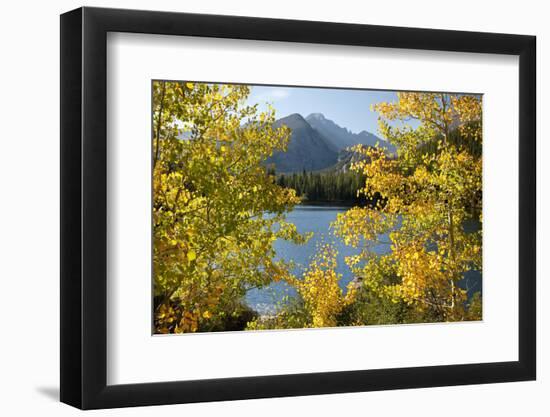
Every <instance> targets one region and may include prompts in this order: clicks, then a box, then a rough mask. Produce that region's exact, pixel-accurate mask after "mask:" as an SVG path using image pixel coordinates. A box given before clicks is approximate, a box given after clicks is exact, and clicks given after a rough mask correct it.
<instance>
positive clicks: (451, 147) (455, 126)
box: [333, 93, 482, 321]
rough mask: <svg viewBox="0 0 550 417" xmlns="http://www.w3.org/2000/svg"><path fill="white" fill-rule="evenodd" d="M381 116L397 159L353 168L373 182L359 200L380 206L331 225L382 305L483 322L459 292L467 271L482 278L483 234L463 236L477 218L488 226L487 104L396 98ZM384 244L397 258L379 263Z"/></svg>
mask: <svg viewBox="0 0 550 417" xmlns="http://www.w3.org/2000/svg"><path fill="white" fill-rule="evenodd" d="M374 110H375V111H377V112H378V114H379V128H380V132H381V133H382V134H383V135H384V136H385V137H386V138H387V139H388V140H389V141H390V142H391V143H392V144H394V145H396V147H397V156H395V157H394V156H389V155H387V154H386V153H384V152H383V151H382V150H381V149H379V148H365V147H361V146H357V147H355V149H354V152H356V153H358V154H361V155H363V158H362V159H361V160H359V161H356V162H355V163H354V164H353V165H352V167H351V168H352V169H353V170H355V171H357V172H360V173H362V174H364V175H365V176H366V178H367V180H366V182H365V186H364V188H362V189H361V190H360V192H361V193H363V194H364V195H366V196H367V198H372V197H373V196H374V193H379V195H380V196H381V199H380V200H378V202H377V205H376V207H355V208H353V209H351V210H349V211H347V212H346V213H343V214H340V215H339V216H338V218H337V220H336V222H335V223H334V225H333V227H334V230H335V232H336V234H337V235H339V236H340V237H341V238H342V239H343V240H344V241H345V242H346V244H349V245H352V246H354V247H358V248H361V251H360V254H359V255H357V256H352V257H348V259H347V263H348V264H349V266H350V267H351V268H352V271H353V274H354V275H355V276H357V277H360V278H361V279H362V282H363V283H364V285H365V286H366V287H367V288H368V289H369V290H370V291H373V292H374V293H375V294H377V295H378V296H381V297H387V298H389V299H391V300H392V301H393V302H395V303H398V302H402V301H403V302H405V303H407V304H408V305H412V306H414V307H415V308H416V309H418V310H419V311H430V312H433V313H434V314H436V315H437V316H439V317H441V318H442V319H443V320H446V321H455V320H465V319H480V315H481V310H480V309H478V310H479V314H475V315H474V314H472V313H468V311H467V309H468V303H467V292H466V290H465V289H463V288H461V287H460V285H459V283H460V281H461V280H462V278H463V275H464V273H465V272H466V271H468V270H470V269H477V270H479V269H481V260H482V257H481V238H482V235H481V230H478V231H474V232H471V231H467V230H466V229H465V227H464V226H465V224H466V223H467V222H468V221H471V220H472V218H475V219H476V220H479V221H480V222H481V220H482V219H481V189H482V177H481V169H482V161H481V152H480V149H481V138H482V130H481V98H480V97H478V96H471V95H449V94H438V93H398V100H397V101H396V102H392V103H379V104H377V105H375V106H374ZM411 119H414V120H416V121H417V127H413V124H412V123H410V121H411ZM381 236H382V237H381ZM384 236H385V237H384ZM381 239H382V240H385V241H384V242H380V240H381ZM380 243H386V244H390V245H391V249H392V251H391V253H389V254H387V255H379V254H377V253H375V252H374V250H373V248H374V246H375V245H377V244H380ZM478 297H479V296H478Z"/></svg>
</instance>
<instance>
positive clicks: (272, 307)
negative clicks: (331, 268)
mask: <svg viewBox="0 0 550 417" xmlns="http://www.w3.org/2000/svg"><path fill="white" fill-rule="evenodd" d="M348 209H349V208H348V207H327V206H297V207H296V208H295V209H294V210H293V211H292V212H291V213H289V214H288V215H287V221H288V222H291V223H294V224H295V225H296V227H297V228H298V231H299V232H300V233H308V232H313V236H312V237H311V239H310V240H309V241H308V242H307V243H306V244H304V245H295V244H293V243H289V242H287V241H284V240H278V241H277V242H275V250H276V252H277V258H278V259H285V260H292V261H293V262H294V263H295V264H296V267H295V269H294V271H293V272H294V273H295V274H296V275H297V276H301V273H302V272H303V271H304V270H305V269H306V268H307V266H308V265H309V263H310V262H311V260H312V258H313V256H314V255H315V251H316V247H317V245H318V244H320V243H323V242H324V243H332V244H333V245H334V246H335V247H336V249H337V250H338V257H337V261H338V267H337V272H338V273H340V274H342V279H341V280H340V286H341V287H342V289H345V288H346V286H347V284H348V283H349V282H350V281H351V280H352V279H353V277H352V275H351V271H350V269H349V268H348V266H347V265H346V263H345V261H344V258H345V257H346V256H350V255H353V254H356V253H357V252H358V250H357V249H354V248H352V247H350V246H347V245H345V244H344V243H343V242H342V241H341V240H340V239H339V238H337V237H336V236H334V235H333V234H332V233H331V231H330V224H331V223H332V222H333V221H334V220H335V219H336V216H337V215H338V213H342V212H345V211H346V210H348ZM380 240H381V241H387V240H388V237H387V236H381V237H380ZM374 250H375V252H377V253H380V254H384V253H388V252H389V251H390V250H391V249H390V245H389V244H380V245H377V246H376V247H375V249H374ZM463 284H464V287H465V288H468V289H469V293H470V294H473V293H474V292H475V291H480V290H481V274H480V273H479V272H477V271H471V272H467V273H466V274H465V276H464V280H463ZM285 295H289V296H293V295H295V290H294V289H293V288H292V287H290V286H289V285H287V284H286V283H284V282H277V283H273V284H271V285H269V286H268V287H265V288H262V289H252V290H250V291H248V293H247V295H246V302H247V304H248V305H249V306H250V307H252V308H253V309H255V310H256V311H258V312H259V313H260V314H272V313H274V312H275V311H276V309H277V303H278V302H280V301H281V300H282V299H283V297H284V296H285Z"/></svg>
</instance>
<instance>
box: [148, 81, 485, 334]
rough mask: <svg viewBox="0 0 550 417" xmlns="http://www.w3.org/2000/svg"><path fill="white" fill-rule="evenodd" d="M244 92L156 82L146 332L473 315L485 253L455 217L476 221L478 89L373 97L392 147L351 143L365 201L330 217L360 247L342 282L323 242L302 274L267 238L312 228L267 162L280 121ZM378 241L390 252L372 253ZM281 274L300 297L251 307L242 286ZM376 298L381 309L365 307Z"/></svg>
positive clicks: (276, 145)
mask: <svg viewBox="0 0 550 417" xmlns="http://www.w3.org/2000/svg"><path fill="white" fill-rule="evenodd" d="M249 93H250V88H249V87H248V86H244V85H215V84H204V83H191V82H167V81H155V82H153V119H152V130H153V132H152V138H153V161H152V164H153V271H154V286H153V287H154V314H153V315H154V328H155V332H156V333H184V332H197V331H219V330H234V329H235V330H236V329H244V328H249V329H265V328H291V327H333V326H339V325H365V324H375V323H374V322H373V320H375V321H376V320H378V322H380V323H397V322H411V321H457V320H472V319H474V320H475V319H480V318H481V301H480V300H481V299H480V296H479V295H477V296H476V297H474V298H472V299H471V300H469V298H468V294H467V289H466V288H464V287H463V286H461V280H462V279H463V276H464V273H465V272H466V271H469V270H472V269H477V270H479V269H481V260H482V257H481V237H482V235H481V230H480V228H479V227H478V228H477V231H476V230H474V231H469V230H467V227H465V225H466V224H467V223H468V222H470V221H472V219H474V220H476V221H479V222H481V198H482V196H481V168H482V166H481V139H482V135H481V99H480V98H479V97H477V96H471V95H449V94H435V93H433V94H432V93H430V94H428V93H425V94H424V93H399V94H398V100H397V101H396V102H394V103H379V104H378V105H376V106H375V108H374V110H375V111H377V112H378V114H379V117H380V132H381V133H382V135H384V137H385V138H387V139H388V140H389V141H390V142H391V143H392V144H394V145H395V146H396V147H397V150H398V151H397V155H390V154H388V153H387V152H384V151H383V150H382V149H380V148H367V147H361V146H357V147H355V148H354V149H353V152H355V153H356V154H357V155H358V156H360V157H358V158H355V162H354V163H353V164H352V166H351V169H352V170H353V171H354V172H356V173H357V174H358V177H360V178H363V179H364V184H362V185H361V188H360V191H359V193H360V194H361V195H362V196H364V197H365V200H367V201H375V204H374V205H370V206H369V205H367V206H362V207H353V208H351V209H350V210H348V211H346V212H345V213H343V214H341V215H339V216H338V218H337V219H336V221H335V222H334V223H333V225H332V231H333V233H334V234H335V236H337V237H339V238H341V239H342V240H343V241H344V242H345V244H347V245H351V246H354V247H357V248H360V251H359V253H358V255H356V256H352V257H348V258H347V259H346V262H347V264H348V265H349V267H350V268H351V270H352V272H353V276H354V278H355V279H354V281H353V285H351V284H350V285H349V286H348V287H347V288H344V289H342V288H341V285H340V281H341V276H340V275H339V274H338V273H337V272H336V255H337V253H336V249H335V247H333V246H331V245H330V244H326V245H321V246H320V247H319V248H318V251H317V254H316V255H315V257H314V258H313V259H312V260H311V264H310V265H309V267H308V268H307V269H306V270H305V271H304V273H303V274H301V275H299V276H298V275H295V274H293V273H292V265H291V264H290V263H289V262H287V261H285V260H280V259H277V258H276V256H275V255H276V254H275V250H274V246H273V245H274V242H275V241H276V240H278V239H284V240H287V241H290V242H293V243H296V244H301V243H304V242H305V241H306V240H307V239H308V236H307V235H301V234H300V233H298V231H297V229H296V226H295V225H294V224H292V223H291V222H288V221H287V219H286V214H287V213H288V212H290V211H291V210H292V209H293V208H294V206H295V205H296V204H299V203H300V198H299V197H298V196H297V194H296V192H295V191H294V190H293V189H292V188H288V187H283V186H281V185H280V183H278V181H277V179H276V178H275V176H274V175H272V173H270V172H269V171H268V170H267V169H266V166H265V161H266V160H267V159H268V158H269V157H270V156H272V155H273V153H274V152H277V151H284V150H285V149H286V147H287V144H288V141H289V135H290V132H289V130H288V129H287V128H285V127H281V128H274V127H273V122H274V121H275V115H274V111H273V110H272V109H268V110H267V111H266V112H260V111H259V110H258V107H257V106H250V105H246V98H247V97H248V95H249ZM411 119H414V120H416V121H417V124H416V125H415V126H416V127H412V126H411V124H410V123H408V121H409V120H411ZM375 194H376V198H373V197H374V196H375ZM380 240H385V241H386V243H388V244H391V249H392V251H391V252H390V253H388V254H385V255H379V254H376V253H375V251H374V250H373V247H374V245H376V244H379V243H380ZM277 281H283V282H285V283H286V284H287V285H289V286H291V287H292V288H294V289H295V293H296V295H295V297H294V298H293V299H291V300H289V301H288V302H287V303H285V304H284V305H282V306H281V308H280V311H279V313H278V314H277V315H275V316H271V317H260V316H259V315H258V314H257V313H255V312H254V311H252V310H251V309H250V308H249V307H248V306H247V305H246V303H245V302H244V296H245V294H246V293H247V291H249V290H250V289H252V288H262V287H266V286H268V285H270V284H271V283H273V282H277ZM375 305H377V306H380V308H378V307H377V308H378V310H377V311H382V310H383V311H388V312H389V313H388V315H386V316H384V317H381V316H379V315H378V316H376V314H375V316H376V317H378V318H377V319H372V317H374V316H373V313H372V311H373V310H372V308H373V306H375ZM369 309H370V310H369ZM367 317H368V318H367ZM399 317H400V318H399Z"/></svg>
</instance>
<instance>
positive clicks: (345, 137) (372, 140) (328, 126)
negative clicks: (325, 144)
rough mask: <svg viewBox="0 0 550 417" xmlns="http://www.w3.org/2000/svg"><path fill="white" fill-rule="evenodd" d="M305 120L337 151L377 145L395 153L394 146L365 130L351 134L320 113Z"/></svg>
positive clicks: (313, 114)
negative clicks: (358, 146) (360, 145)
mask: <svg viewBox="0 0 550 417" xmlns="http://www.w3.org/2000/svg"><path fill="white" fill-rule="evenodd" d="M306 120H307V121H308V123H309V124H310V125H311V127H313V128H314V129H316V130H317V131H318V132H319V133H321V134H322V135H323V136H325V137H326V138H327V139H328V140H329V141H330V143H331V144H332V145H333V146H334V147H336V148H337V149H338V150H342V149H345V148H347V147H350V146H354V145H358V144H362V145H366V146H373V147H374V146H376V144H377V143H378V144H379V146H380V147H381V148H384V149H386V150H387V151H388V152H391V153H394V152H395V146H393V145H392V144H391V143H389V142H388V141H386V140H384V139H382V138H379V137H378V136H376V135H375V134H373V133H370V132H367V131H366V130H363V131H361V132H359V133H353V132H351V131H350V130H348V129H346V128H345V127H341V126H339V125H337V124H336V123H334V122H333V121H332V120H330V119H327V118H326V117H325V116H324V115H323V114H322V113H312V114H310V115H309V116H307V117H306Z"/></svg>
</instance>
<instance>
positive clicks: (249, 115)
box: [152, 81, 304, 333]
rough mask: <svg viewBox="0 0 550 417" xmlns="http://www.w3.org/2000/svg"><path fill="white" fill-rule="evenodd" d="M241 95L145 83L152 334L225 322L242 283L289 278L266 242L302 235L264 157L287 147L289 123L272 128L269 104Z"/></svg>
mask: <svg viewBox="0 0 550 417" xmlns="http://www.w3.org/2000/svg"><path fill="white" fill-rule="evenodd" d="M248 94H249V87H247V86H243V85H209V84H203V83H196V84H194V83H191V82H165V81H155V82H153V120H152V127H153V161H152V163H153V191H154V192H153V239H154V244H153V248H154V251H153V269H154V299H155V311H154V319H155V331H156V332H159V333H181V332H195V331H198V330H205V331H209V330H216V329H220V328H221V329H223V328H224V324H225V323H227V322H228V321H231V320H232V319H234V318H235V317H234V316H235V315H237V314H239V311H242V310H243V309H244V306H243V305H242V297H243V295H244V294H245V293H246V291H247V290H248V289H250V288H254V287H262V286H265V285H267V284H269V283H271V282H273V281H278V280H281V279H286V278H287V277H288V275H289V268H288V265H287V264H286V263H285V262H284V261H277V260H275V252H274V249H273V242H275V240H277V239H286V240H290V241H293V242H296V243H300V242H303V241H304V237H303V236H301V235H300V234H299V233H298V232H297V231H296V227H295V226H294V225H293V224H291V223H287V222H285V213H286V212H288V211H290V210H292V208H293V207H294V205H295V204H296V203H298V202H299V199H298V198H297V197H296V194H295V192H294V190H291V189H284V188H282V187H280V186H278V185H277V184H276V183H275V179H274V178H273V177H272V176H270V175H268V174H267V172H266V169H265V167H264V166H263V165H262V162H263V161H265V160H266V159H267V158H268V157H270V156H271V155H272V154H273V152H275V151H281V150H282V151H284V150H285V148H286V146H287V142H288V139H289V131H288V129H287V128H279V129H274V128H273V127H272V124H273V122H274V114H273V112H272V111H268V112H259V111H258V109H257V107H256V106H247V105H245V99H246V97H247V96H248ZM266 213H270V214H269V215H266ZM232 316H233V317H232Z"/></svg>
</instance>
